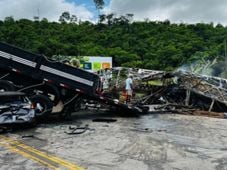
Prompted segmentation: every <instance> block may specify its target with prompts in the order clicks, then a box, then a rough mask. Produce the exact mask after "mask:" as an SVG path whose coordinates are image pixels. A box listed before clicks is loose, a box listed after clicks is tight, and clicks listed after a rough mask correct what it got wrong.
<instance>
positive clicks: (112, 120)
mask: <svg viewBox="0 0 227 170" xmlns="http://www.w3.org/2000/svg"><path fill="white" fill-rule="evenodd" d="M116 121H117V119H107V118H98V119H93V120H92V122H106V123H112V122H116Z"/></svg>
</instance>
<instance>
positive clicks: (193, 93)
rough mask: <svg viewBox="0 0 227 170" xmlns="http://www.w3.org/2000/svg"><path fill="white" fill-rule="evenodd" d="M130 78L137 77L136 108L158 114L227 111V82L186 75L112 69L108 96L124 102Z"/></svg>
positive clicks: (198, 75) (182, 72)
mask: <svg viewBox="0 0 227 170" xmlns="http://www.w3.org/2000/svg"><path fill="white" fill-rule="evenodd" d="M107 73H108V72H107ZM128 75H132V77H133V86H134V87H133V88H134V89H133V90H134V93H135V95H134V97H133V99H132V103H131V104H132V105H133V106H139V107H143V108H146V109H148V108H149V110H150V111H152V112H155V113H158V112H173V113H174V112H175V113H176V112H179V113H183V112H192V111H195V110H203V111H207V112H211V111H215V112H226V110H227V98H226V96H227V80H226V79H223V78H219V77H212V76H206V75H200V74H195V73H191V72H186V71H177V72H165V71H157V70H146V69H138V68H124V67H117V68H112V69H111V80H110V81H109V84H110V88H109V89H107V90H106V92H105V93H106V95H107V96H108V95H109V96H111V95H114V94H115V95H114V96H115V98H119V100H120V101H121V100H123V101H124V100H125V99H124V98H125V96H124V92H123V91H124V86H125V80H126V78H127V76H128ZM104 77H105V75H104ZM106 77H108V76H106Z"/></svg>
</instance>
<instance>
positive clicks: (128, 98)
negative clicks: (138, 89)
mask: <svg viewBox="0 0 227 170" xmlns="http://www.w3.org/2000/svg"><path fill="white" fill-rule="evenodd" d="M125 90H126V103H127V104H130V103H131V98H132V90H133V81H132V75H129V76H128V78H127V79H126V81H125Z"/></svg>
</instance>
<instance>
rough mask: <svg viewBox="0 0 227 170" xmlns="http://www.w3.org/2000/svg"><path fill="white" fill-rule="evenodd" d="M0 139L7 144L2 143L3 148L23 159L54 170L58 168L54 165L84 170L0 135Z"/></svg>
mask: <svg viewBox="0 0 227 170" xmlns="http://www.w3.org/2000/svg"><path fill="white" fill-rule="evenodd" d="M0 139H2V141H3V142H7V143H2V142H1V143H0V145H2V146H4V147H5V148H7V149H9V150H11V151H13V152H16V153H18V154H20V155H22V156H24V157H27V158H29V159H33V160H35V161H37V162H39V163H41V164H42V165H45V166H48V167H50V168H52V169H56V168H58V166H56V165H60V166H63V167H65V168H68V169H74V170H84V169H83V168H81V167H79V166H77V165H75V164H72V163H71V162H68V161H66V160H63V159H61V158H58V157H56V156H52V155H49V154H48V153H45V152H41V151H39V150H37V149H35V148H33V147H30V146H28V145H25V144H23V143H21V142H19V141H16V140H14V139H11V138H9V137H6V136H3V135H0ZM51 163H52V164H51Z"/></svg>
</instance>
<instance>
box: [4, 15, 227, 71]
mask: <svg viewBox="0 0 227 170" xmlns="http://www.w3.org/2000/svg"><path fill="white" fill-rule="evenodd" d="M132 18H133V15H132V14H126V15H125V16H115V15H114V14H107V15H100V16H99V22H98V23H97V24H94V23H91V22H89V21H79V22H78V20H77V17H76V16H74V15H71V14H70V13H69V12H64V13H63V14H62V15H61V17H60V23H58V22H49V21H48V20H47V19H45V18H43V19H42V20H41V21H31V20H28V19H20V20H14V18H13V17H7V18H5V20H3V21H0V41H4V42H7V43H11V44H14V45H17V46H19V47H22V48H25V49H27V50H30V51H32V52H35V53H41V54H44V55H46V56H48V57H51V56H53V55H61V56H64V55H92V56H95V55H98V56H113V57H114V60H115V61H116V64H117V65H118V66H120V65H121V66H129V67H143V68H148V69H159V70H174V69H176V68H178V67H179V66H182V65H184V64H190V63H194V62H195V61H197V60H200V59H203V61H206V60H209V61H211V60H213V59H214V58H217V57H218V59H220V60H223V61H224V60H225V58H224V57H223V56H224V55H225V42H226V39H227V36H226V35H227V28H226V27H224V26H222V25H221V24H218V25H217V26H214V25H213V24H212V23H211V24H204V23H198V24H183V23H181V24H171V23H170V21H168V20H166V21H163V22H160V21H149V20H146V21H143V22H142V21H140V22H132ZM75 23H76V24H75Z"/></svg>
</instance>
